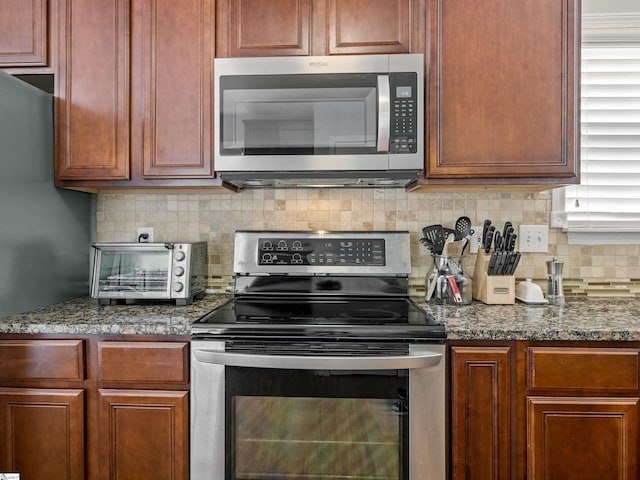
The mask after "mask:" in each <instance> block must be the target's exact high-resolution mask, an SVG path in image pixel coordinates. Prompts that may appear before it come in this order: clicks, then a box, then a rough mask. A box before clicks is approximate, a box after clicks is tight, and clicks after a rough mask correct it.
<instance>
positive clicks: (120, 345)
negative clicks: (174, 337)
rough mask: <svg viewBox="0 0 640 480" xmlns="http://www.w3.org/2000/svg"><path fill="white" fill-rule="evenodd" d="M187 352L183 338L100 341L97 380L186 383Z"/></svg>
mask: <svg viewBox="0 0 640 480" xmlns="http://www.w3.org/2000/svg"><path fill="white" fill-rule="evenodd" d="M188 354H189V345H188V343H185V342H100V343H99V344H98V364H99V373H98V380H99V381H100V382H123V383H175V384H186V383H188V381H189V373H188Z"/></svg>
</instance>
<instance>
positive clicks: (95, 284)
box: [91, 242, 208, 305]
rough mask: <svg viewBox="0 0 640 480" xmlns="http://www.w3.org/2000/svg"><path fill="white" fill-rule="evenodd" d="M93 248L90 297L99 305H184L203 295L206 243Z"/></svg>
mask: <svg viewBox="0 0 640 480" xmlns="http://www.w3.org/2000/svg"><path fill="white" fill-rule="evenodd" d="M92 246H93V274H92V276H91V296H92V297H93V298H97V299H98V302H99V303H100V304H103V305H108V304H110V303H117V302H119V301H126V302H135V301H140V300H171V301H175V303H176V305H187V304H189V303H191V302H192V301H193V300H194V299H199V298H202V297H204V295H205V293H206V287H207V268H208V267H207V242H195V243H94V244H93V245H92Z"/></svg>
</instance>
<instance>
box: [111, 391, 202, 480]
mask: <svg viewBox="0 0 640 480" xmlns="http://www.w3.org/2000/svg"><path fill="white" fill-rule="evenodd" d="M99 402H100V413H99V417H100V418H99V424H100V425H99V429H100V434H99V435H100V478H101V479H102V480H112V479H118V480H144V479H149V480H181V479H187V478H188V474H189V466H188V463H189V462H188V453H189V441H188V440H189V439H188V435H189V434H188V431H189V411H188V393H187V392H170V391H153V390H150V391H142V390H135V391H134V390H100V391H99Z"/></svg>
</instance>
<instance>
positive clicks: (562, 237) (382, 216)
mask: <svg viewBox="0 0 640 480" xmlns="http://www.w3.org/2000/svg"><path fill="white" fill-rule="evenodd" d="M550 209H551V193H550V192H541V193H422V192H421V193H407V192H405V191H404V190H401V189H312V188H309V189H282V190H274V189H264V190H247V191H243V192H241V193H231V192H230V193H212V194H99V195H98V201H97V212H96V220H97V222H96V226H97V237H96V239H97V241H104V242H109V241H135V239H136V231H137V227H153V228H154V233H155V240H156V241H185V242H192V241H200V240H206V241H207V242H208V245H209V274H210V280H209V284H210V286H211V288H212V289H213V290H221V289H224V287H226V286H227V285H229V283H230V282H231V278H232V274H233V271H232V259H233V232H234V231H235V230H239V229H246V230H250V229H256V230H268V229H272V230H355V231H360V230H407V231H409V232H410V233H411V255H412V272H411V275H410V277H411V284H412V286H413V289H414V293H418V294H419V293H420V292H421V290H423V288H424V278H425V275H426V273H427V271H428V270H429V269H430V267H431V258H430V255H429V253H428V251H427V249H426V248H425V247H423V246H422V245H421V244H420V242H419V241H418V239H419V238H420V236H421V231H422V228H423V227H425V226H426V225H431V224H434V223H440V224H443V225H444V226H450V227H453V225H454V223H455V220H456V219H457V218H458V217H459V216H461V215H467V216H469V217H470V218H471V220H472V223H473V224H474V225H482V222H483V220H484V219H486V218H488V219H491V220H492V222H493V223H494V224H496V225H497V226H498V227H499V228H501V227H502V224H503V223H504V222H505V221H507V220H510V221H511V222H513V224H514V226H515V227H516V233H517V230H518V226H519V225H521V224H527V225H530V224H546V223H548V222H549V212H550ZM554 256H555V257H557V258H558V259H559V260H562V261H564V262H565V266H564V275H563V277H564V279H565V280H564V287H565V292H566V294H567V295H587V294H588V295H605V296H614V295H623V296H634V295H635V296H640V245H595V246H587V245H569V244H568V242H567V236H566V234H564V233H563V232H562V231H561V230H559V229H555V228H551V229H549V252H548V253H527V254H524V255H523V257H522V260H521V262H520V266H519V267H518V270H517V271H516V277H517V278H518V279H520V278H533V279H534V280H536V281H538V282H540V283H541V284H542V285H544V282H545V281H546V277H547V274H546V264H545V262H546V261H547V260H550V259H551V258H552V257H554ZM474 257H475V255H468V258H466V260H465V267H466V269H467V271H468V273H469V274H472V273H473V266H474V260H475V259H474Z"/></svg>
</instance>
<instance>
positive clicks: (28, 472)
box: [0, 388, 85, 480]
mask: <svg viewBox="0 0 640 480" xmlns="http://www.w3.org/2000/svg"><path fill="white" fill-rule="evenodd" d="M84 432H85V425H84V391H83V390H76V389H39V388H0V472H3V473H9V472H19V473H20V475H21V478H24V479H27V480H28V479H34V480H37V479H54V478H60V479H66V480H84V478H85V470H84V464H85V462H84V461H85V455H84V436H85V435H84Z"/></svg>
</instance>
